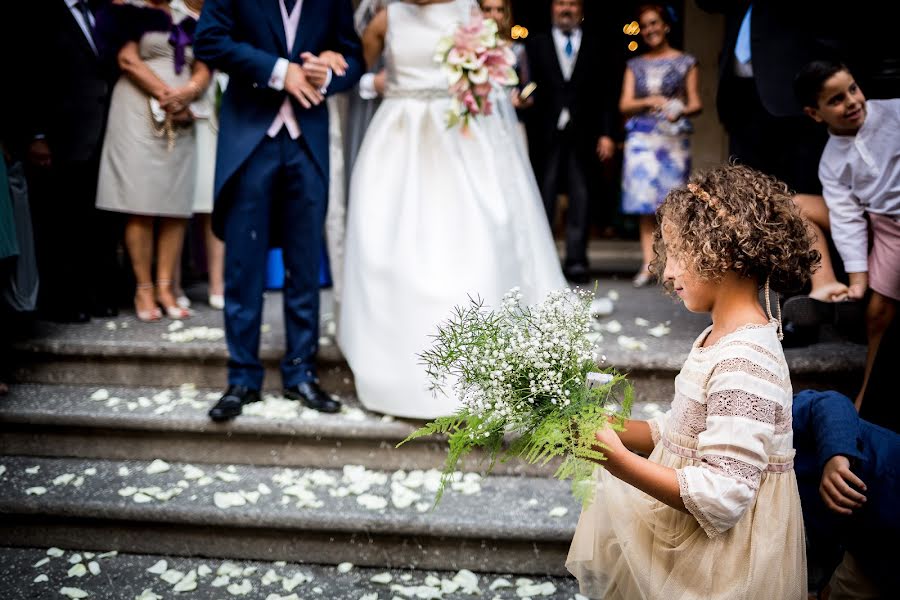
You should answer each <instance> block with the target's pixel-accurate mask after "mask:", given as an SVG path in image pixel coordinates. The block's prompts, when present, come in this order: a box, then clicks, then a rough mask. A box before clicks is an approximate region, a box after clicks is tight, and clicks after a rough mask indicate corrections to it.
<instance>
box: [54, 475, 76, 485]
mask: <svg viewBox="0 0 900 600" xmlns="http://www.w3.org/2000/svg"><path fill="white" fill-rule="evenodd" d="M73 479H75V473H63V474H62V475H59V476H58V477H56V478H54V479H53V485H67V484H68V483H69V482H70V481H72V480H73Z"/></svg>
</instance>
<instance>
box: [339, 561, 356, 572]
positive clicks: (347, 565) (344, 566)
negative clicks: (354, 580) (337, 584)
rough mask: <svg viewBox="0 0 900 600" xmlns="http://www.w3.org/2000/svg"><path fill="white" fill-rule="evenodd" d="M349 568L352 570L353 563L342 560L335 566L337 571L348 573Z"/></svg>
mask: <svg viewBox="0 0 900 600" xmlns="http://www.w3.org/2000/svg"><path fill="white" fill-rule="evenodd" d="M351 570H353V563H349V562H342V563H341V564H339V565H338V566H337V572H338V573H349V572H350V571H351Z"/></svg>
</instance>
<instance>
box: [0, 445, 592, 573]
mask: <svg viewBox="0 0 900 600" xmlns="http://www.w3.org/2000/svg"><path fill="white" fill-rule="evenodd" d="M0 460H2V463H0V464H2V465H3V467H5V469H4V472H3V474H2V475H0V539H6V540H16V543H17V544H20V545H31V546H35V545H48V546H49V545H53V546H61V547H68V548H82V547H88V546H89V545H91V544H93V545H94V546H95V547H112V548H118V549H120V550H123V551H130V552H149V553H160V554H176V555H185V554H187V555H203V556H218V557H222V558H246V559H272V560H279V559H280V560H287V559H292V560H302V561H304V562H324V563H337V562H343V561H344V560H346V558H344V557H346V556H347V553H348V552H351V553H352V552H357V553H358V554H357V558H356V559H355V562H356V563H358V564H361V565H369V566H385V567H392V566H393V567H396V566H402V565H413V566H417V567H421V568H444V569H459V568H469V569H481V570H490V571H507V570H509V571H513V572H520V573H548V574H561V573H564V569H563V564H564V561H565V554H566V551H567V548H568V544H569V542H570V540H571V537H572V533H573V531H574V527H575V523H576V521H577V519H578V514H579V505H578V503H577V501H576V500H575V499H574V498H573V497H572V495H571V492H570V486H569V484H568V483H567V482H561V481H557V480H555V479H550V478H531V477H509V476H499V475H498V476H493V475H492V476H488V477H485V478H480V477H478V476H477V475H474V474H469V475H467V476H466V479H465V480H463V481H462V482H461V484H460V485H461V486H462V487H461V488H459V489H458V490H457V489H452V490H451V489H448V490H447V492H446V493H445V495H444V498H443V500H442V501H441V503H440V505H438V506H437V507H436V508H435V509H434V510H431V509H432V503H433V497H434V496H433V492H432V491H431V490H429V489H427V486H428V483H427V480H429V479H430V480H431V481H434V477H435V476H436V475H431V476H429V474H428V473H420V474H418V475H419V478H420V479H422V480H425V481H426V483H424V484H423V485H422V486H419V487H416V486H415V485H414V484H413V483H410V485H409V486H407V485H405V484H402V483H400V482H401V481H407V482H411V481H412V480H411V479H408V478H414V477H416V475H413V474H406V473H403V474H397V473H392V472H389V471H365V470H361V469H353V468H350V469H349V470H347V469H346V468H345V470H314V469H284V468H274V467H253V466H241V465H237V466H235V465H224V464H222V465H213V466H210V465H196V467H198V468H200V469H201V470H202V471H203V475H199V474H198V473H197V472H195V473H193V474H192V476H193V477H198V478H197V479H194V478H191V479H188V477H189V476H191V473H190V469H186V467H187V465H184V464H179V463H167V464H168V465H169V468H168V470H166V471H165V472H158V473H154V474H150V473H147V469H148V467H150V465H152V464H154V463H151V462H149V461H110V460H83V459H67V458H36V457H27V456H7V457H3V458H2V459H0ZM156 464H158V463H156ZM35 467H37V469H35ZM123 468H124V469H127V473H126V472H124V471H121V469H123ZM27 469H31V470H32V472H31V473H29V472H28V471H27ZM35 471H36V472H35ZM347 473H349V474H347ZM345 474H346V475H345ZM202 477H208V478H209V480H206V481H204V479H202ZM224 477H229V478H237V480H236V481H226V480H224V479H223V478H224ZM398 478H399V479H398ZM181 481H185V482H186V484H184V483H181V484H180V483H179V482H181ZM361 481H367V482H369V485H368V487H366V486H365V485H362V484H360V482H361ZM201 483H205V485H201ZM185 485H186V486H187V487H185V488H183V491H182V492H181V493H178V494H173V493H172V490H177V489H182V487H181V486H185ZM261 485H263V486H265V487H261ZM353 486H360V487H356V488H355V489H354V487H353ZM123 490H125V491H123ZM141 490H143V491H141ZM266 491H268V492H269V493H265V492H266ZM120 492H121V493H120ZM242 492H243V493H242ZM125 494H127V495H125ZM139 494H143V495H139ZM160 494H168V496H169V497H163V498H161V499H160V497H159V496H160ZM416 495H418V496H416ZM404 497H406V501H404ZM241 498H243V499H244V500H243V502H244V503H243V504H242V505H241V504H240V502H241V501H240V499H241ZM300 499H303V502H302V503H301V502H300ZM223 500H227V501H229V502H237V505H232V506H222V504H221V502H222V501H223ZM369 503H371V504H369ZM376 503H377V504H376ZM487 507H491V509H490V510H486V508H487ZM556 511H559V513H557V512H556Z"/></svg>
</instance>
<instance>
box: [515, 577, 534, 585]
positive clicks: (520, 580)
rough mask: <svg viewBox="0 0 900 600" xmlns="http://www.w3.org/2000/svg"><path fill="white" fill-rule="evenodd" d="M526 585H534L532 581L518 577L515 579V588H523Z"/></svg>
mask: <svg viewBox="0 0 900 600" xmlns="http://www.w3.org/2000/svg"><path fill="white" fill-rule="evenodd" d="M528 585H534V581H532V580H531V579H528V578H527V577H519V578H518V579H516V587H525V586H528Z"/></svg>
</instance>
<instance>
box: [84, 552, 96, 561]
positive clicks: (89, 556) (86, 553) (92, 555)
mask: <svg viewBox="0 0 900 600" xmlns="http://www.w3.org/2000/svg"><path fill="white" fill-rule="evenodd" d="M82 554H84V557H85V558H86V559H87V560H91V559H92V558H94V553H93V552H83V553H82Z"/></svg>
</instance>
